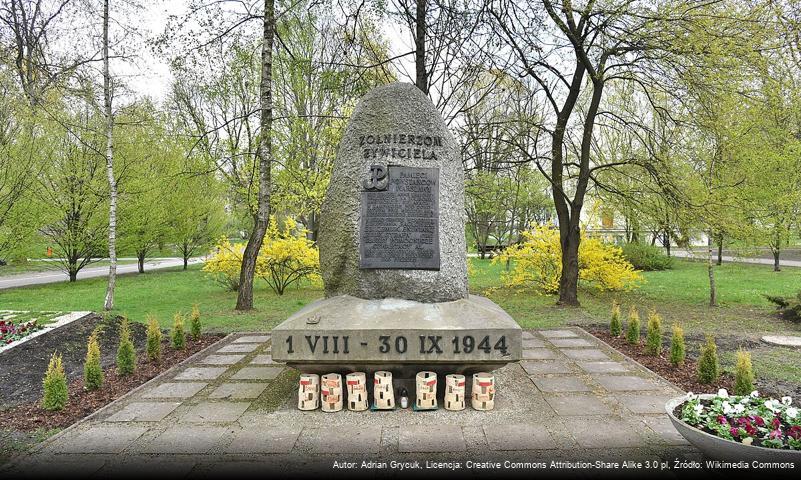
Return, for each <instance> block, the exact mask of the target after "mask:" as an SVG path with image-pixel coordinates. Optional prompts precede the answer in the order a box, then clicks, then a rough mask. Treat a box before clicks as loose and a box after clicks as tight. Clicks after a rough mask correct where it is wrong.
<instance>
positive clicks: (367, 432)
mask: <svg viewBox="0 0 801 480" xmlns="http://www.w3.org/2000/svg"><path fill="white" fill-rule="evenodd" d="M298 446H299V448H300V449H301V450H308V451H310V452H311V453H326V454H331V453H378V452H379V450H380V448H381V426H379V425H376V426H358V427H357V428H353V429H345V428H338V429H330V428H306V429H304V430H303V432H302V433H301V435H300V438H299V439H298Z"/></svg>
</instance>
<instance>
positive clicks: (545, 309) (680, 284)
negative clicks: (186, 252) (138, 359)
mask: <svg viewBox="0 0 801 480" xmlns="http://www.w3.org/2000/svg"><path fill="white" fill-rule="evenodd" d="M471 261H472V263H473V266H474V268H473V270H474V272H473V274H472V276H471V278H470V288H471V291H472V292H473V293H476V294H481V295H486V296H487V297H489V298H490V299H492V300H493V301H495V302H497V303H498V304H499V305H501V306H502V307H503V308H504V309H505V310H506V311H507V312H509V314H511V315H512V317H514V318H515V319H516V320H517V321H518V323H520V325H521V326H523V327H524V328H545V327H555V326H559V325H565V324H572V325H593V324H595V325H598V324H605V323H606V322H607V321H608V317H609V309H610V305H611V303H612V301H613V300H614V299H618V300H620V301H621V302H623V304H624V309H627V308H628V305H631V304H634V305H637V306H638V307H640V309H641V312H642V314H644V313H645V310H646V309H650V308H656V309H657V310H658V311H659V313H660V314H661V315H662V317H663V318H664V320H665V326H666V328H667V327H668V326H669V325H670V324H671V323H673V322H679V323H681V324H682V325H683V326H684V327H685V330H686V331H687V333H688V336H689V337H691V338H692V336H693V335H695V336H696V337H697V338H700V336H701V335H702V334H703V333H715V334H716V335H718V337H719V338H721V339H722V340H725V339H728V340H726V342H728V344H727V345H723V346H722V349H721V350H722V353H724V365H725V364H727V363H728V362H727V360H728V357H727V355H726V351H727V350H731V349H736V347H737V342H739V339H743V340H744V341H745V340H748V341H751V342H758V340H759V337H760V336H761V335H764V334H766V333H782V334H794V335H801V325H793V324H790V323H788V322H785V321H783V320H781V319H779V318H777V317H776V316H775V315H774V314H773V309H772V307H771V306H770V304H769V303H768V302H767V301H766V300H765V299H764V298H763V297H762V294H765V293H771V294H774V295H794V294H795V293H796V292H798V291H799V290H801V269H794V268H786V269H785V270H784V271H782V272H778V273H777V272H773V271H772V270H771V267H770V266H767V265H747V264H724V265H723V266H721V267H716V268H715V271H716V277H717V282H718V289H719V291H718V295H719V298H720V303H721V306H719V307H715V308H713V307H709V306H708V277H707V271H706V265H705V264H704V263H702V262H690V261H682V260H679V261H677V262H676V263H675V268H674V269H673V270H669V271H664V272H646V273H644V276H645V279H646V281H645V283H644V284H643V285H642V286H641V287H640V288H639V289H637V290H635V291H632V292H623V293H609V292H605V293H599V292H595V291H594V290H589V289H582V290H581V292H580V299H581V302H582V306H581V307H580V308H562V307H558V306H556V305H555V297H554V296H550V295H542V294H539V293H536V292H534V291H531V290H527V289H510V288H506V287H503V286H502V284H501V282H500V275H501V273H502V271H503V268H504V267H503V266H502V265H498V264H494V265H493V264H491V263H490V262H489V261H486V260H484V261H482V260H478V259H472V260H471ZM105 287H106V281H105V279H104V278H94V279H88V280H81V281H79V282H76V283H73V284H69V283H57V284H50V285H42V286H31V287H23V288H17V289H12V290H0V309H8V310H32V311H46V310H53V311H55V310H60V311H64V310H99V308H100V306H101V305H102V303H103V296H104V293H105ZM322 295H323V292H322V289H321V288H320V287H319V286H317V287H315V286H309V285H304V286H301V287H299V288H290V289H288V290H287V292H286V293H285V294H284V295H283V296H278V295H276V294H274V293H273V292H272V291H271V290H269V289H268V288H267V286H266V284H265V283H264V282H262V281H257V283H256V290H255V292H254V299H255V302H254V303H255V307H256V309H255V310H254V311H252V312H248V313H238V312H235V311H234V310H233V306H234V304H235V302H236V294H235V293H233V292H227V291H225V290H223V288H222V287H221V286H220V285H218V284H217V283H215V282H214V281H212V280H211V279H209V278H208V277H207V276H206V275H205V274H203V272H201V271H200V267H199V266H197V265H196V266H192V267H190V268H189V270H188V271H183V270H181V269H180V268H175V269H166V270H161V271H157V272H149V273H145V274H141V275H123V276H121V277H120V278H119V280H118V287H117V299H116V310H115V312H117V313H124V314H127V315H128V316H129V317H130V318H131V319H132V320H135V321H139V322H143V321H144V320H145V318H146V315H147V314H153V315H155V316H156V317H157V318H158V319H159V321H160V323H161V325H162V326H163V327H165V328H166V327H169V326H170V325H171V322H172V315H173V313H175V312H176V311H183V312H189V311H190V309H191V308H192V305H193V304H195V303H197V304H198V305H199V307H200V310H201V312H202V314H203V322H204V325H205V327H206V328H207V329H208V330H211V331H216V332H232V331H241V330H269V329H270V328H272V327H274V326H275V325H277V324H278V323H280V322H282V321H283V320H284V319H286V318H287V317H288V316H289V315H291V314H292V313H294V312H296V311H297V310H298V309H300V308H301V307H302V306H304V305H306V304H308V303H309V302H311V301H313V300H315V299H317V298H320V297H322ZM692 343H693V345H691V346H690V349H691V351H692V349H693V348H694V343H695V340H692ZM753 354H754V364H755V368H756V369H757V372H758V373H759V372H765V375H766V376H770V377H775V378H779V379H784V380H788V381H792V382H795V383H797V384H801V352H797V351H791V350H786V349H774V348H770V347H759V348H755V350H754V352H753ZM788 358H793V359H795V360H798V361H793V362H789V364H788V362H786V360H787V359H788Z"/></svg>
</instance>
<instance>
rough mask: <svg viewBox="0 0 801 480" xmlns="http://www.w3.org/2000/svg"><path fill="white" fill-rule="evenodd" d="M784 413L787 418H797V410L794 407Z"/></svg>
mask: <svg viewBox="0 0 801 480" xmlns="http://www.w3.org/2000/svg"><path fill="white" fill-rule="evenodd" d="M784 413H785V414H787V418H795V417H797V416H798V409H797V408H795V407H789V408H788V409H787V410H785V411H784Z"/></svg>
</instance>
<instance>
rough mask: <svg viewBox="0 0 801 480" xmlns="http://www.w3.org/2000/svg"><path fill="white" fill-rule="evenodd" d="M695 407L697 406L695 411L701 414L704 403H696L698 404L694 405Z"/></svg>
mask: <svg viewBox="0 0 801 480" xmlns="http://www.w3.org/2000/svg"><path fill="white" fill-rule="evenodd" d="M693 408H695V413H697V414H698V415H700V414H701V412H703V411H704V406H703V405H701V404H698V405H696V406H695V407H693Z"/></svg>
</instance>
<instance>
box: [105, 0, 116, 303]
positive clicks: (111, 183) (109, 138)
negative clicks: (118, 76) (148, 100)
mask: <svg viewBox="0 0 801 480" xmlns="http://www.w3.org/2000/svg"><path fill="white" fill-rule="evenodd" d="M109 1H110V0H104V1H103V100H104V110H105V117H106V173H107V174H108V187H109V215H108V256H109V260H110V264H109V267H108V288H107V289H106V299H105V302H104V303H103V309H104V310H111V309H112V308H114V288H115V287H116V284H117V181H116V179H115V178H114V117H113V116H112V110H111V99H112V95H111V73H110V72H109V58H108V22H109Z"/></svg>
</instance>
